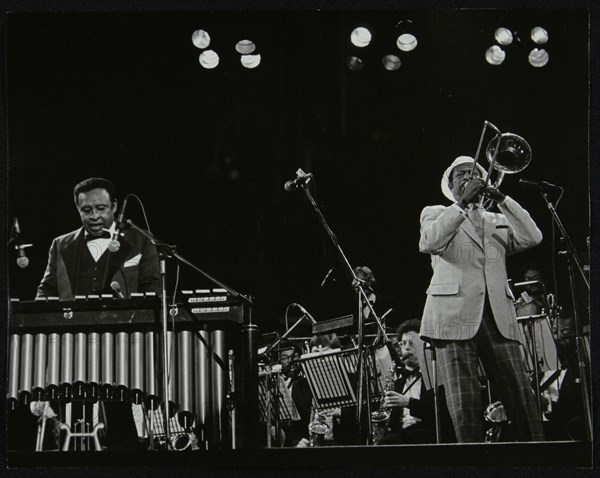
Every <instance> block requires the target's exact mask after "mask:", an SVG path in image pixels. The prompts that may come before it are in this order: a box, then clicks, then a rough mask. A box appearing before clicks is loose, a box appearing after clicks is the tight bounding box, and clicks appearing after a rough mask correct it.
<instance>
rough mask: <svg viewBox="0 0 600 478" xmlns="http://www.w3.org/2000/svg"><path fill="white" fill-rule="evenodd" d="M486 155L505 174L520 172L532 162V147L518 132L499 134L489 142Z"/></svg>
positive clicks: (494, 166)
mask: <svg viewBox="0 0 600 478" xmlns="http://www.w3.org/2000/svg"><path fill="white" fill-rule="evenodd" d="M486 157H487V159H488V161H489V162H490V164H491V165H492V166H493V168H494V169H495V170H497V171H500V172H502V173H505V174H514V173H519V172H521V171H523V170H524V169H525V168H526V167H527V166H529V163H530V162H531V147H530V146H529V143H527V141H525V140H524V139H523V138H522V137H521V136H518V135H516V134H513V133H502V134H497V135H496V136H494V137H493V138H492V140H491V141H490V142H489V143H488V146H487V148H486Z"/></svg>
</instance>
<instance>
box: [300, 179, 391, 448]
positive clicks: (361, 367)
mask: <svg viewBox="0 0 600 478" xmlns="http://www.w3.org/2000/svg"><path fill="white" fill-rule="evenodd" d="M299 187H301V188H302V190H303V191H304V194H305V195H306V197H307V199H308V201H309V202H310V204H311V205H312V207H313V209H314V210H315V213H316V214H317V216H318V218H319V220H320V221H321V224H322V225H323V228H324V229H325V231H326V233H327V235H328V236H329V238H330V239H331V242H332V243H333V245H334V247H335V249H336V251H337V253H338V256H339V259H340V262H341V264H342V266H343V268H344V269H345V271H346V274H347V275H348V277H349V279H350V281H351V284H352V286H353V287H354V288H355V289H356V290H357V291H358V334H357V355H358V362H357V365H356V368H357V370H358V379H357V382H356V397H357V407H356V423H357V427H358V437H359V440H362V438H363V437H362V420H361V418H362V408H363V381H364V379H365V376H367V375H368V373H369V371H368V367H367V364H366V360H365V357H364V355H365V350H364V343H363V342H364V331H363V326H364V313H363V301H364V304H366V305H367V307H368V308H369V310H370V312H371V314H372V316H373V318H374V319H375V322H376V323H377V326H378V327H379V330H380V331H381V333H382V337H383V340H384V341H385V342H389V339H388V336H387V334H386V332H385V328H384V327H383V325H382V323H381V320H380V318H379V317H378V316H377V314H376V313H375V310H373V305H372V304H371V303H370V302H369V298H368V296H367V293H366V291H365V287H364V285H365V281H364V280H362V279H359V278H358V277H357V276H356V274H355V273H354V269H353V268H352V266H351V265H350V262H348V259H347V258H346V255H345V254H344V251H343V250H342V248H341V246H340V244H339V242H338V240H337V237H336V235H335V234H334V233H333V231H332V230H331V228H330V227H329V224H327V221H326V220H325V217H324V216H323V213H322V212H321V210H320V209H319V206H318V205H317V203H316V202H315V200H314V198H313V197H312V195H311V194H310V191H309V190H308V188H307V184H306V181H301V182H300V183H299ZM369 383H370V382H369V381H367V387H366V390H365V395H366V398H365V400H366V402H367V404H368V406H370V403H369V402H370V397H369V393H370V391H369ZM367 423H368V436H367V439H366V442H367V444H370V440H371V420H370V417H369V419H368V420H367Z"/></svg>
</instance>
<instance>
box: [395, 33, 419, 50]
mask: <svg viewBox="0 0 600 478" xmlns="http://www.w3.org/2000/svg"><path fill="white" fill-rule="evenodd" d="M417 44H418V42H417V37H415V36H414V35H413V34H412V33H403V34H402V35H400V36H399V37H398V39H397V40H396V46H397V47H398V49H399V50H401V51H413V50H414V49H415V48H417Z"/></svg>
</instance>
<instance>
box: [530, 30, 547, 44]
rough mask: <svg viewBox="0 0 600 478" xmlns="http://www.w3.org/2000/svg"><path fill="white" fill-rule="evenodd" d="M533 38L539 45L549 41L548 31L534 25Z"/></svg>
mask: <svg viewBox="0 0 600 478" xmlns="http://www.w3.org/2000/svg"><path fill="white" fill-rule="evenodd" d="M531 39H532V40H533V41H534V43H537V44H538V45H544V44H546V43H548V32H547V31H546V29H545V28H542V27H533V28H532V29H531Z"/></svg>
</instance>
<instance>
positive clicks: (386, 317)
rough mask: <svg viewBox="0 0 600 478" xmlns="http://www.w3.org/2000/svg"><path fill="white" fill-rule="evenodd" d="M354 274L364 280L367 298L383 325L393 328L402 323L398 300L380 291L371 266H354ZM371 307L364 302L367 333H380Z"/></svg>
mask: <svg viewBox="0 0 600 478" xmlns="http://www.w3.org/2000/svg"><path fill="white" fill-rule="evenodd" d="M354 274H356V277H357V278H358V279H359V280H362V281H364V289H365V293H366V294H367V298H368V300H369V302H370V303H371V307H372V308H373V310H374V312H375V313H376V314H377V316H378V317H379V319H380V320H381V322H382V325H383V326H384V327H385V328H386V329H387V328H388V327H392V330H395V329H396V328H398V325H400V307H399V305H398V303H397V301H396V300H394V299H393V298H392V297H389V296H386V295H383V294H382V293H381V292H380V291H379V287H378V284H377V279H376V278H375V274H373V271H372V270H371V268H370V267H367V266H359V267H355V268H354ZM372 315H373V314H372V312H371V308H370V307H369V306H368V305H367V304H363V317H364V321H365V327H366V330H365V332H366V333H367V334H372V333H375V334H377V335H379V327H378V326H377V323H376V322H375V318H374V317H373V316H372Z"/></svg>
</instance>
